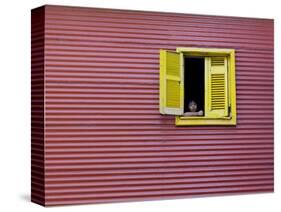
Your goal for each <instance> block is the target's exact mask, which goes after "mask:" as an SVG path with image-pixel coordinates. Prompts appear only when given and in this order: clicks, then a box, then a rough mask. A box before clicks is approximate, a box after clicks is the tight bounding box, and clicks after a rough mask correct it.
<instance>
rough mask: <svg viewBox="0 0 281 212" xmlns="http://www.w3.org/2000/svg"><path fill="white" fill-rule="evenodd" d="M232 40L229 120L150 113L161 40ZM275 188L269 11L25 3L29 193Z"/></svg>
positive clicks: (59, 195) (66, 199)
mask: <svg viewBox="0 0 281 212" xmlns="http://www.w3.org/2000/svg"><path fill="white" fill-rule="evenodd" d="M176 47H203V48H204V47H215V48H233V49H235V50H236V78H237V109H238V111H237V115H238V124H237V126H236V127H224V126H218V127H216V126H211V127H202V126H200V127H199V126H198V127H190V126H188V127H176V126H175V118H174V117H173V116H162V115H160V114H159V112H158V111H159V110H158V107H159V103H158V102H159V99H158V95H159V93H158V92H159V49H169V50H174V49H175V48H176ZM272 191H273V20H268V19H253V18H237V17H221V16H204V15H188V14H177V13H160V12H141V11H126V10H111V9H96V8H81V7H62V6H44V7H41V8H39V9H35V10H33V11H32V201H33V202H36V203H39V204H42V205H48V206H49V205H64V204H82V203H102V202H103V203H104V202H121V201H137V200H153V199H168V198H183V197H194V196H211V195H222V194H242V193H256V192H272Z"/></svg>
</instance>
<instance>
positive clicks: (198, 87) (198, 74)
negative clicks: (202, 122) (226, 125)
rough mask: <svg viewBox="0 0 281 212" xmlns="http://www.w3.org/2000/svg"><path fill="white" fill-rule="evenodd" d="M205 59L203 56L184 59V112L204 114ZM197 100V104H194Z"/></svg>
mask: <svg viewBox="0 0 281 212" xmlns="http://www.w3.org/2000/svg"><path fill="white" fill-rule="evenodd" d="M204 73H205V60H204V58H202V57H186V58H185V59H184V112H185V113H186V114H185V115H187V114H191V115H199V116H203V115H204V99H205V95H204V84H205V80H204V79H205V77H204ZM194 102H195V104H194ZM195 105H196V106H197V108H196V106H195Z"/></svg>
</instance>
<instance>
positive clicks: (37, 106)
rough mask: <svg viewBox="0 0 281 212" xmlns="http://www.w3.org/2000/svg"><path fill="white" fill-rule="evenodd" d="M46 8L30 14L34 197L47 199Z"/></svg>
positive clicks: (38, 201)
mask: <svg viewBox="0 0 281 212" xmlns="http://www.w3.org/2000/svg"><path fill="white" fill-rule="evenodd" d="M44 14H45V12H44V8H43V7H41V8H37V9H34V10H32V16H31V200H32V201H33V202H36V203H38V204H44V202H45V194H44V193H45V186H44V184H45V183H44V182H45V177H44V19H45V15H44Z"/></svg>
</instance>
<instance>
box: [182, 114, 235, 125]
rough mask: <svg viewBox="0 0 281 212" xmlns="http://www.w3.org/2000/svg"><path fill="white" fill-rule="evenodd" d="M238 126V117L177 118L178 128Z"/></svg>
mask: <svg viewBox="0 0 281 212" xmlns="http://www.w3.org/2000/svg"><path fill="white" fill-rule="evenodd" d="M196 125H197V126H204V125H205V126H207V125H232V126H235V125H236V117H225V118H207V117H202V116H201V117H200V116H197V117H196V116H195V117H194V116H193V117H186V116H176V126H196Z"/></svg>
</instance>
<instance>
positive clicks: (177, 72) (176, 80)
mask: <svg viewBox="0 0 281 212" xmlns="http://www.w3.org/2000/svg"><path fill="white" fill-rule="evenodd" d="M160 113H161V114H170V115H182V114H183V76H182V73H181V60H180V54H179V53H176V52H170V51H165V50H161V51H160Z"/></svg>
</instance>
